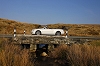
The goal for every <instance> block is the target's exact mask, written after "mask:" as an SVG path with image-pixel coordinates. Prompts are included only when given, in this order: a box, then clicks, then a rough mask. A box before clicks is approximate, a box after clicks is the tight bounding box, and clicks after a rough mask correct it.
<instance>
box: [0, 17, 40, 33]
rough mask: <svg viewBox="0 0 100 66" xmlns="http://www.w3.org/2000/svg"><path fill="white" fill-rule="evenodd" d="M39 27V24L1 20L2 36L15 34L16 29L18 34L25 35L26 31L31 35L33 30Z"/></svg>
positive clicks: (0, 30) (0, 29) (0, 31)
mask: <svg viewBox="0 0 100 66" xmlns="http://www.w3.org/2000/svg"><path fill="white" fill-rule="evenodd" d="M38 26H39V25H38V24H28V23H23V22H17V21H14V20H8V19H2V18H0V34H13V30H14V28H16V30H17V33H23V31H24V29H25V30H26V33H27V34H31V30H32V29H34V28H38Z"/></svg>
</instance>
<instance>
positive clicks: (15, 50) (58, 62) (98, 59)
mask: <svg viewBox="0 0 100 66" xmlns="http://www.w3.org/2000/svg"><path fill="white" fill-rule="evenodd" d="M3 40H5V41H2V43H1V44H0V48H1V49H0V66H41V65H42V66H66V65H67V66H100V46H92V45H77V44H74V45H72V46H67V45H65V44H62V45H60V46H58V47H57V48H55V49H54V51H52V52H50V53H49V54H48V55H49V56H48V57H45V60H43V59H35V58H34V57H33V55H32V54H31V53H30V52H29V50H28V49H21V47H19V46H17V45H13V44H12V43H10V42H9V41H8V39H3Z"/></svg>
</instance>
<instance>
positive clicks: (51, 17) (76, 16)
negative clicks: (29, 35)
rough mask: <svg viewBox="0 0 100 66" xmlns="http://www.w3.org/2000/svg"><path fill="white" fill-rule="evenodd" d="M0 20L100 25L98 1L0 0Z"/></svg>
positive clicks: (99, 5) (99, 0)
mask: <svg viewBox="0 0 100 66" xmlns="http://www.w3.org/2000/svg"><path fill="white" fill-rule="evenodd" d="M0 18H6V19H11V20H16V21H20V22H27V23H33V24H34V23H35V24H55V23H63V24H100V0H0Z"/></svg>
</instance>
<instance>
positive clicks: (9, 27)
mask: <svg viewBox="0 0 100 66" xmlns="http://www.w3.org/2000/svg"><path fill="white" fill-rule="evenodd" d="M47 26H48V27H49V28H61V29H64V28H63V27H64V26H65V27H67V28H68V29H69V32H68V34H69V35H71V36H100V25H99V24H48V25H47ZM39 27H41V25H39V24H28V23H24V22H18V21H14V20H8V19H2V18H0V34H13V30H14V28H16V30H17V34H19V33H20V34H23V31H24V29H25V30H26V34H31V30H32V29H35V28H39Z"/></svg>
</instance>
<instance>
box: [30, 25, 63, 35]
mask: <svg viewBox="0 0 100 66" xmlns="http://www.w3.org/2000/svg"><path fill="white" fill-rule="evenodd" d="M31 33H32V35H62V34H64V30H63V29H48V28H46V27H44V28H39V29H33V30H32V31H31Z"/></svg>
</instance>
